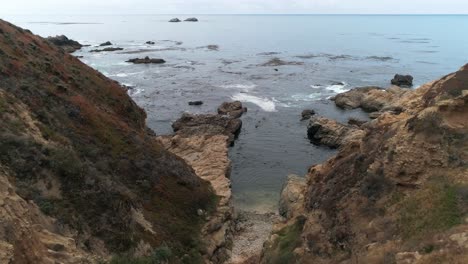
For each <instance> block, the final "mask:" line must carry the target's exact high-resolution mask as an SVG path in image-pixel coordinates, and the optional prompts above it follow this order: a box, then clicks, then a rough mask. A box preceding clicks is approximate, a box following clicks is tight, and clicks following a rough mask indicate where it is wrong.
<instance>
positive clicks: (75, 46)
mask: <svg viewBox="0 0 468 264" xmlns="http://www.w3.org/2000/svg"><path fill="white" fill-rule="evenodd" d="M47 40H48V41H49V42H51V43H53V44H54V45H56V46H59V47H61V48H63V49H64V50H65V51H66V52H69V53H72V52H75V51H77V50H79V49H81V48H82V47H83V45H81V44H80V43H79V42H78V41H75V40H72V39H69V38H67V37H66V36H64V35H60V36H55V37H48V38H47Z"/></svg>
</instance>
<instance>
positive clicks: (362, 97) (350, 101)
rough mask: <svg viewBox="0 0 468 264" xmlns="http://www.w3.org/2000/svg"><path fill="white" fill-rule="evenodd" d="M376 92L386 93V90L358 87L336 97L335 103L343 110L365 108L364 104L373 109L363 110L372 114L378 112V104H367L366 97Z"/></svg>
mask: <svg viewBox="0 0 468 264" xmlns="http://www.w3.org/2000/svg"><path fill="white" fill-rule="evenodd" d="M375 91H379V92H381V91H384V89H383V88H380V87H376V86H369V87H358V88H354V89H351V90H349V91H347V92H344V93H340V94H338V95H336V96H335V97H334V98H333V100H334V101H335V104H336V106H338V107H339V108H342V109H356V108H359V107H363V102H364V104H365V105H366V106H369V107H370V108H372V109H370V108H366V109H364V108H365V107H363V110H368V111H370V112H373V111H378V110H379V109H375V108H378V107H376V106H375V105H376V103H374V102H367V101H368V100H366V97H367V96H369V95H370V94H371V93H373V92H375ZM365 101H366V102H365Z"/></svg>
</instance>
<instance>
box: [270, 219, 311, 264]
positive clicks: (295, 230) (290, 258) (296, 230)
mask: <svg viewBox="0 0 468 264" xmlns="http://www.w3.org/2000/svg"><path fill="white" fill-rule="evenodd" d="M305 221H306V218H305V217H303V216H299V217H298V218H296V222H295V223H294V224H293V225H290V226H287V227H285V228H283V229H281V230H280V231H278V232H276V233H275V234H276V235H278V238H277V239H276V240H275V241H273V244H272V246H271V247H270V248H268V249H267V251H266V252H265V260H266V263H269V264H270V263H271V264H291V263H296V262H297V259H296V256H295V255H294V250H295V249H296V248H298V247H300V246H301V244H302V240H301V233H302V229H303V228H304V224H305Z"/></svg>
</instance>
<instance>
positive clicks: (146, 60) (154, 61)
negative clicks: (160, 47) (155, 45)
mask: <svg viewBox="0 0 468 264" xmlns="http://www.w3.org/2000/svg"><path fill="white" fill-rule="evenodd" d="M127 62H131V63H135V64H162V63H166V61H165V60H163V59H152V58H150V57H148V56H147V57H145V58H143V59H140V58H135V59H130V60H128V61H127Z"/></svg>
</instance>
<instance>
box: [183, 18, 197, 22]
mask: <svg viewBox="0 0 468 264" xmlns="http://www.w3.org/2000/svg"><path fill="white" fill-rule="evenodd" d="M185 21H186V22H198V19H197V18H196V17H190V18H187V19H185Z"/></svg>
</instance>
